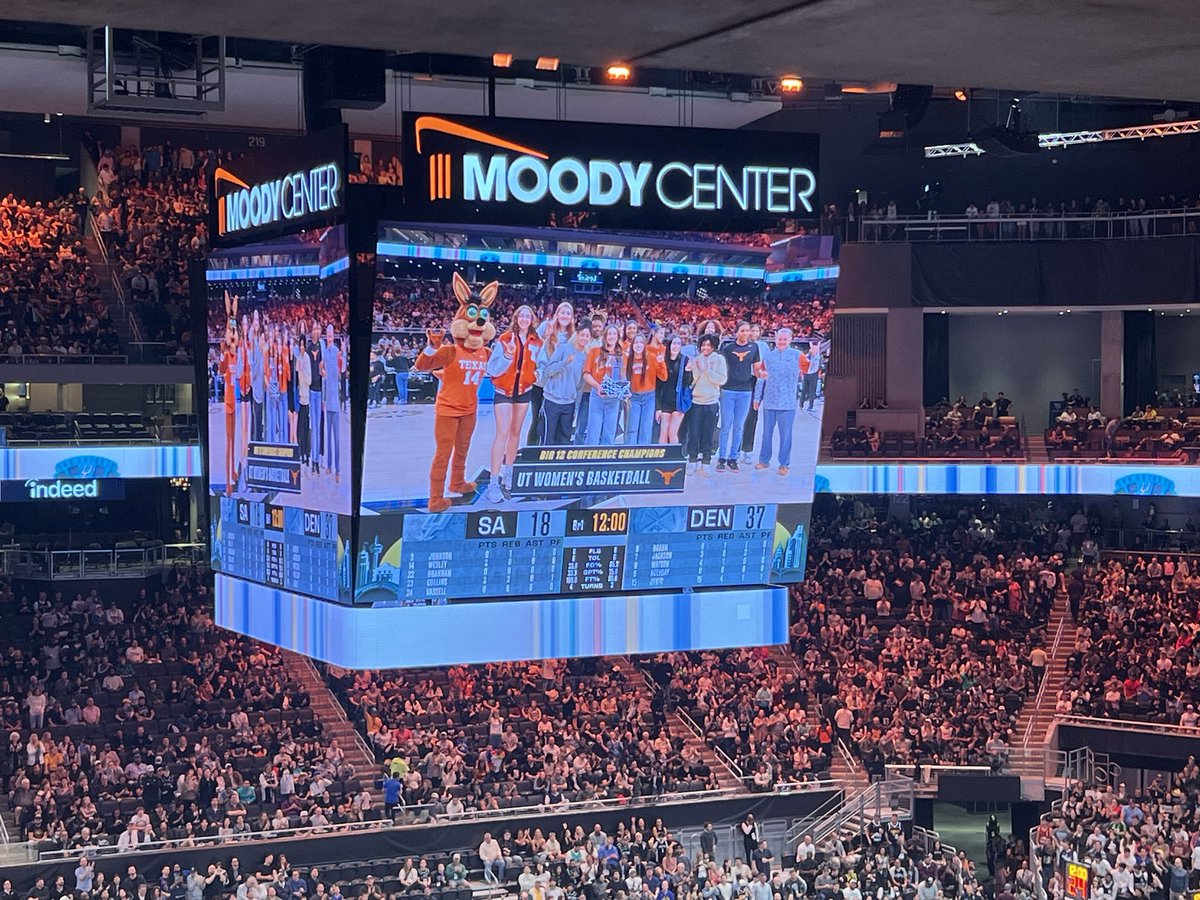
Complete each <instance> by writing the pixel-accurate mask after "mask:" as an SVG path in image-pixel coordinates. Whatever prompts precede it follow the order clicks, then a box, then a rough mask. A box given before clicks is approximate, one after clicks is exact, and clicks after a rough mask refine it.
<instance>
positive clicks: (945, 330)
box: [924, 315, 950, 407]
mask: <svg viewBox="0 0 1200 900" xmlns="http://www.w3.org/2000/svg"><path fill="white" fill-rule="evenodd" d="M943 397H945V398H949V397H950V317H949V316H931V315H927V316H925V395H924V403H925V405H926V406H927V407H928V406H935V405H937V403H938V401H939V400H941V399H942V398H943Z"/></svg>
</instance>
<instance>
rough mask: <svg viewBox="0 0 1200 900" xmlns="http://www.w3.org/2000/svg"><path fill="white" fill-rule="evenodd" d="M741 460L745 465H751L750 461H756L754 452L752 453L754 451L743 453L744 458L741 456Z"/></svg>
mask: <svg viewBox="0 0 1200 900" xmlns="http://www.w3.org/2000/svg"><path fill="white" fill-rule="evenodd" d="M740 462H741V464H742V465H743V466H748V465H750V463H752V462H754V454H752V453H743V454H742V458H741V460H740Z"/></svg>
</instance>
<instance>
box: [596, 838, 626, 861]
mask: <svg viewBox="0 0 1200 900" xmlns="http://www.w3.org/2000/svg"><path fill="white" fill-rule="evenodd" d="M596 861H597V862H598V863H600V865H601V866H602V867H604V866H619V865H620V864H621V851H619V850H618V849H617V848H616V847H615V846H614V845H613V842H612V838H605V839H604V843H603V844H601V845H600V846H599V847H597V848H596Z"/></svg>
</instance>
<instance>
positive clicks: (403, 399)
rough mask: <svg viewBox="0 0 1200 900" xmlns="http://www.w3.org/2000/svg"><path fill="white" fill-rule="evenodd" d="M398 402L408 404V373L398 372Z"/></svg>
mask: <svg viewBox="0 0 1200 900" xmlns="http://www.w3.org/2000/svg"><path fill="white" fill-rule="evenodd" d="M396 402H397V403H407V402H408V373H407V372H397V373H396Z"/></svg>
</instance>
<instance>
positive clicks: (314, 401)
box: [308, 391, 325, 466]
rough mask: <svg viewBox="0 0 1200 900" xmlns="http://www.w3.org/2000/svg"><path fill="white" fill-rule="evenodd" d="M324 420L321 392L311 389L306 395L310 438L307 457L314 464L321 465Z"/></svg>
mask: <svg viewBox="0 0 1200 900" xmlns="http://www.w3.org/2000/svg"><path fill="white" fill-rule="evenodd" d="M324 425H325V420H324V419H323V418H321V392H320V391H311V392H309V395H308V436H309V437H310V438H311V440H312V448H311V450H310V451H309V458H310V459H311V460H312V464H313V465H314V466H319V465H321V436H322V435H323V434H324V433H325V428H324V427H323V426H324Z"/></svg>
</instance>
